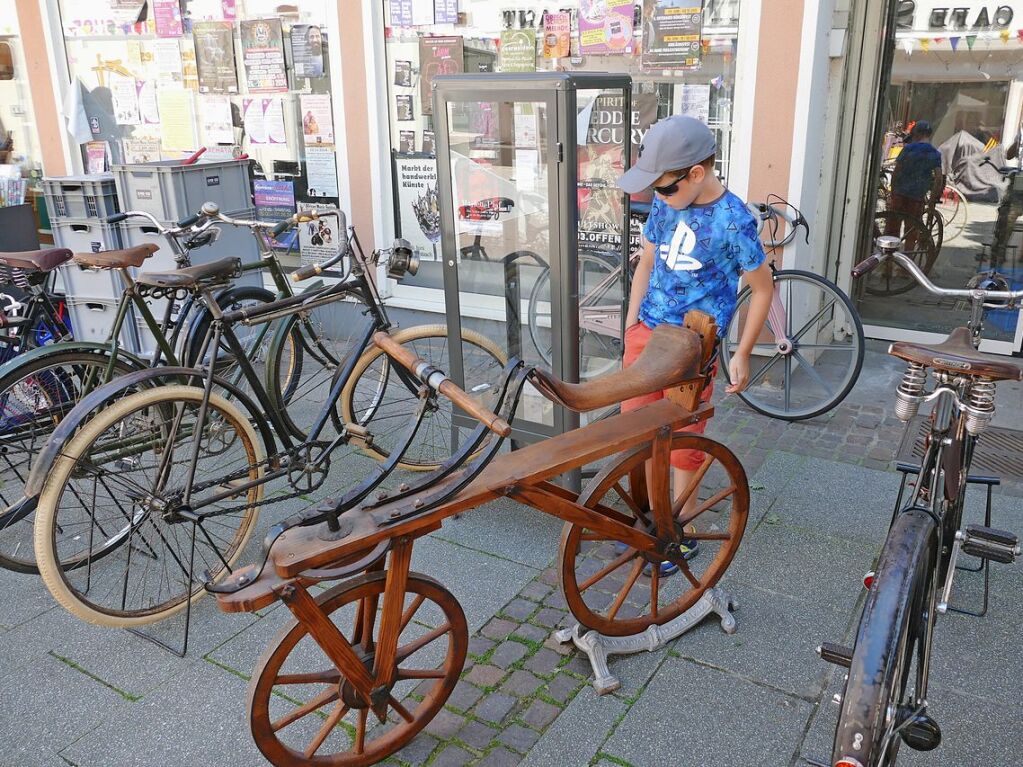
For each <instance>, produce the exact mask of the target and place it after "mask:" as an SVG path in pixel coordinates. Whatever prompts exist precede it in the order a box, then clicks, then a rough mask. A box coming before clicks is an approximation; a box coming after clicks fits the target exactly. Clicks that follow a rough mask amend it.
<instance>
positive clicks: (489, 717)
mask: <svg viewBox="0 0 1023 767" xmlns="http://www.w3.org/2000/svg"><path fill="white" fill-rule="evenodd" d="M517 702H518V701H517V699H515V698H513V697H512V696H511V695H505V694H504V693H502V692H492V693H490V694H489V695H487V696H486V697H485V698H483V700H481V701H480V702H479V703H477V704H476V711H475V712H474V713H475V714H476V716H477V717H478V718H479V719H482V720H484V721H486V722H494V723H495V724H498V723H500V722H501V721H502V720H503V719H504V718H505V717H506V716H508V714H509V713H510V712H511V710H512V709H513V708H515V704H516V703H517Z"/></svg>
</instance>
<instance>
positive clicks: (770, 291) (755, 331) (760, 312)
mask: <svg viewBox="0 0 1023 767" xmlns="http://www.w3.org/2000/svg"><path fill="white" fill-rule="evenodd" d="M744 276H745V278H746V283H747V284H748V285H749V286H750V290H751V291H752V292H753V295H752V296H750V307H749V312H748V313H747V315H746V326H745V328H743V331H742V338H740V339H739V346H738V347H737V348H736V350H735V352H733V354H732V359H731V361H730V362H729V363H728V380H729V381H731V383H730V384H729V385H728V386H727V387H726V388H725V391H726V392H727V393H728V394H737V393H738V392H741V391H742V390H743V389H745V388H746V384H747V383H749V357H750V354H751V353H752V352H753V346H754V344H756V342H757V338H758V337H759V336H760V333H761V331H762V330H763V329H764V323H765V322H766V321H767V312H768V310H769V309H770V308H771V300H772V299H773V297H774V279H773V278H772V276H771V267H770V266H769V265H768V264H767V262H766V261H765V262H764V263H762V264H761V265H760V266H758V267H757V268H756V269H753V270H752V271H749V272H746V273H745V275H744Z"/></svg>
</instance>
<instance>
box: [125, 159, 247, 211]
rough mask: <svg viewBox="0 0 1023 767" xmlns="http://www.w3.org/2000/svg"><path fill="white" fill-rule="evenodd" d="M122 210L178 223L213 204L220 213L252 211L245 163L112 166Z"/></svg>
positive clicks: (174, 163)
mask: <svg viewBox="0 0 1023 767" xmlns="http://www.w3.org/2000/svg"><path fill="white" fill-rule="evenodd" d="M113 172H114V180H115V183H116V185H117V194H118V196H119V197H120V201H121V206H122V209H123V210H126V211H128V210H141V211H145V212H146V213H149V214H151V215H152V216H153V217H154V218H156V219H158V220H159V221H181V220H182V219H185V218H187V217H189V216H192V215H194V214H195V213H197V212H198V211H199V208H201V207H202V204H203V203H204V202H207V201H209V202H215V203H217V205H219V206H220V209H221V210H223V211H228V210H245V209H247V208H250V207H252V179H251V176H250V173H249V163H248V161H247V160H226V161H223V162H206V163H196V164H195V165H182V164H181V163H180V162H179V161H177V160H165V161H162V162H152V163H144V164H136V165H115V166H113Z"/></svg>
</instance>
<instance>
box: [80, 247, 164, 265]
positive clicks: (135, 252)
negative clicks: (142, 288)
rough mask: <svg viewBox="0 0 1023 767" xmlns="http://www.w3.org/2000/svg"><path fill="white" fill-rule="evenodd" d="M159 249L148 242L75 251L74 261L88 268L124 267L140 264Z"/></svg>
mask: <svg viewBox="0 0 1023 767" xmlns="http://www.w3.org/2000/svg"><path fill="white" fill-rule="evenodd" d="M159 249H160V246H159V245H154V244H152V243H148V244H146V245H136V246H135V247H134V248H125V249H124V250H101V251H100V252H99V253H75V263H76V264H78V265H79V266H84V267H88V268H89V269H126V268H128V267H129V266H142V264H143V262H144V261H145V260H146V259H147V258H149V257H150V256H151V255H153V254H154V253H155V252H156V251H158V250H159Z"/></svg>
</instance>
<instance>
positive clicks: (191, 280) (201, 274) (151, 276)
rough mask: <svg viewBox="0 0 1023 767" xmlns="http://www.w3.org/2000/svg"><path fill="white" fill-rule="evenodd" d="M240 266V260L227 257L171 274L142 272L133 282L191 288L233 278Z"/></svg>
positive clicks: (159, 286)
mask: <svg viewBox="0 0 1023 767" xmlns="http://www.w3.org/2000/svg"><path fill="white" fill-rule="evenodd" d="M241 264H242V262H241V259H240V258H237V257H236V256H229V257H228V258H221V259H219V260H217V261H211V262H210V263H208V264H200V265H199V266H189V267H186V268H184V269H175V270H174V271H171V272H143V273H142V274H140V275H139V276H138V277H137V278H136V279H135V282H137V283H138V284H140V285H148V286H150V287H152V288H191V287H194V286H196V285H198V284H199V283H200V282H217V281H220V280H224V279H226V278H228V277H234V276H236V275H238V274H239V273H240V272H241Z"/></svg>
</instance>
